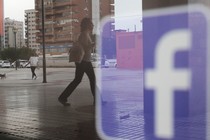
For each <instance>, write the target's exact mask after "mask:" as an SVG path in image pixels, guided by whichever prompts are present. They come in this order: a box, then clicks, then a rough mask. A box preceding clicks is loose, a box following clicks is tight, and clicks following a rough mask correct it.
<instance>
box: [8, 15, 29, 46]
mask: <svg viewBox="0 0 210 140" xmlns="http://www.w3.org/2000/svg"><path fill="white" fill-rule="evenodd" d="M4 26H5V28H4V31H5V37H4V39H5V40H4V42H5V46H4V48H9V47H15V43H16V47H17V48H21V47H24V46H25V42H24V37H23V22H22V21H17V20H13V19H10V18H5V20H4ZM15 35H16V38H15ZM15 40H16V41H15Z"/></svg>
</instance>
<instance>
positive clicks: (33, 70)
mask: <svg viewBox="0 0 210 140" xmlns="http://www.w3.org/2000/svg"><path fill="white" fill-rule="evenodd" d="M35 69H36V67H35V66H31V73H32V78H34V76H36V73H35Z"/></svg>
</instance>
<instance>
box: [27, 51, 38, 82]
mask: <svg viewBox="0 0 210 140" xmlns="http://www.w3.org/2000/svg"><path fill="white" fill-rule="evenodd" d="M38 60H39V59H38V57H37V56H36V55H33V56H31V57H30V59H29V63H30V68H31V73H32V79H35V80H36V79H37V75H36V73H35V70H36V68H37V66H38Z"/></svg>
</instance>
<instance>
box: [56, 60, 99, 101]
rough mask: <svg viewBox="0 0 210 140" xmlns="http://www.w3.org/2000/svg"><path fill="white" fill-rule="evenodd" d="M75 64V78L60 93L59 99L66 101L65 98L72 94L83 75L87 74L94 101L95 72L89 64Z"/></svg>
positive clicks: (83, 62)
mask: <svg viewBox="0 0 210 140" xmlns="http://www.w3.org/2000/svg"><path fill="white" fill-rule="evenodd" d="M75 64H76V71H75V78H74V80H73V81H72V82H71V83H70V84H69V85H68V86H67V87H66V89H65V90H64V91H63V92H62V93H61V95H60V96H59V98H60V99H62V100H64V101H67V98H68V97H69V96H70V95H71V94H72V92H73V91H74V90H75V88H76V87H77V86H78V85H79V83H80V82H81V81H82V78H83V75H84V73H86V74H87V76H88V78H89V81H90V88H91V92H92V94H93V97H94V100H95V84H96V78H95V72H94V69H93V66H92V63H91V62H85V61H82V62H81V63H75Z"/></svg>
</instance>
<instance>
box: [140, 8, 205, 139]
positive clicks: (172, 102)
mask: <svg viewBox="0 0 210 140" xmlns="http://www.w3.org/2000/svg"><path fill="white" fill-rule="evenodd" d="M189 9H190V10H189ZM191 9H193V8H189V7H188V8H186V7H185V8H183V7H182V8H181V9H179V8H178V9H176V8H174V9H173V8H172V9H170V10H169V9H165V10H162V11H156V12H154V13H149V14H148V15H147V14H146V16H145V17H144V19H143V25H144V26H143V31H144V40H143V43H144V52H143V53H144V58H143V60H144V113H145V135H146V136H147V137H148V138H151V139H162V138H164V139H179V140H180V139H193V138H194V139H195V138H197V139H207V128H208V126H207V111H206V109H207V107H206V104H207V100H206V99H207V97H208V96H207V82H206V81H207V53H208V50H207V46H208V44H207V43H208V41H207V39H208V32H207V31H208V29H207V28H208V23H207V18H206V16H205V13H204V12H202V11H200V10H191ZM196 9H197V8H196ZM172 11H173V12H172ZM157 13H159V14H157ZM195 132H196V133H195ZM199 132H202V133H199ZM192 134H195V135H194V136H193V137H192V136H191V135H192Z"/></svg>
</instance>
